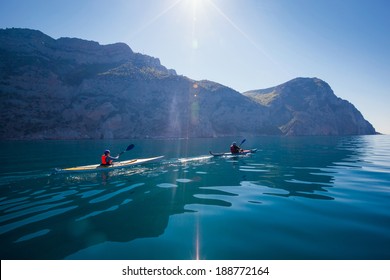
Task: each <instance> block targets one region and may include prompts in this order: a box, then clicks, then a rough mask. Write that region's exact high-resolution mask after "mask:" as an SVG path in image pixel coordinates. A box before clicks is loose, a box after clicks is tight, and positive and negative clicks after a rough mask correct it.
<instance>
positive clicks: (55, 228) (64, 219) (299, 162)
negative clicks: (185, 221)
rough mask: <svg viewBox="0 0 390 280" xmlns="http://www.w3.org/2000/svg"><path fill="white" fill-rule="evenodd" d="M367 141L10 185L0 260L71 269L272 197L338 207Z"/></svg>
mask: <svg viewBox="0 0 390 280" xmlns="http://www.w3.org/2000/svg"><path fill="white" fill-rule="evenodd" d="M367 141H368V140H367V139H365V138H364V137H350V138H330V137H326V138H322V137H318V138H316V137H313V138H308V139H307V140H305V139H299V138H297V139H295V138H288V139H284V138H262V139H261V140H259V142H258V143H254V144H253V145H254V147H255V146H256V145H257V146H258V147H261V150H260V151H259V152H258V153H257V154H254V155H250V156H245V157H237V158H230V159H225V158H212V157H210V156H196V157H193V158H171V159H169V158H168V159H167V160H165V161H162V162H160V163H155V164H151V165H148V166H144V167H136V168H131V169H128V170H127V169H126V170H116V171H112V172H108V173H98V174H93V173H91V174H77V175H64V174H55V175H50V176H47V175H44V176H41V177H39V176H36V177H34V178H33V179H31V178H29V177H27V178H26V177H25V178H24V179H18V180H5V181H2V183H1V189H0V211H1V216H0V237H1V247H2V250H1V253H0V254H1V258H2V259H63V258H66V257H68V256H71V255H74V254H76V253H77V252H79V251H82V250H83V249H86V248H89V247H91V246H94V245H97V244H101V243H104V242H106V241H112V242H119V243H127V242H130V241H132V240H135V239H140V238H149V237H159V236H161V235H163V234H164V232H165V230H166V228H167V227H168V225H169V220H170V217H172V216H173V215H176V214H184V213H194V212H196V213H201V214H205V213H206V209H209V210H210V213H217V212H218V213H220V211H223V210H224V209H227V208H233V207H237V208H239V207H249V206H255V207H262V206H263V205H265V204H266V203H267V202H269V201H270V199H272V197H280V198H282V199H283V198H291V197H300V198H304V199H319V200H333V199H334V197H332V195H331V194H330V192H329V190H330V189H331V188H335V187H337V185H335V181H336V176H337V174H338V173H339V172H340V169H341V168H342V169H345V168H361V165H362V160H363V159H362V158H363V154H364V153H365V152H366V151H367V146H368V145H369V143H367ZM248 205H249V206H248ZM202 211H203V212H202ZM96 258H104V252H101V253H100V255H99V256H96Z"/></svg>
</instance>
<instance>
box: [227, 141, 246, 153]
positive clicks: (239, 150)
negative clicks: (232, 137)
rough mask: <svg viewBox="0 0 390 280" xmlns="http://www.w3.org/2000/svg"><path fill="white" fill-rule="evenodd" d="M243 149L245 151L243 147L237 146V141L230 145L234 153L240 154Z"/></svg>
mask: <svg viewBox="0 0 390 280" xmlns="http://www.w3.org/2000/svg"><path fill="white" fill-rule="evenodd" d="M242 151H243V149H241V148H240V147H239V146H237V143H236V142H233V143H232V145H231V146H230V152H231V153H232V154H239V153H240V152H242Z"/></svg>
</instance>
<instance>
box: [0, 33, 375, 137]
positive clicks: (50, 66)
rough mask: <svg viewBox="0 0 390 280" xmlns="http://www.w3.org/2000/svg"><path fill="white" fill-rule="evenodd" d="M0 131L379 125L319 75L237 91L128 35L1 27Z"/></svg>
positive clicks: (244, 131)
mask: <svg viewBox="0 0 390 280" xmlns="http://www.w3.org/2000/svg"><path fill="white" fill-rule="evenodd" d="M0 101H1V102H0V123H1V126H0V139H98V138H143V137H218V136H227V135H232V136H233V135H240V134H241V135H307V134H310V135H313V134H315V135H340V134H342V135H345V134H373V133H375V129H374V128H373V127H372V126H371V125H370V124H369V123H368V122H367V121H366V120H364V118H363V116H362V115H361V114H360V113H359V111H357V109H356V108H355V107H354V106H353V105H352V104H350V103H348V102H347V101H344V100H341V99H339V98H337V97H336V96H335V95H334V94H333V92H332V90H331V89H330V87H329V86H328V85H327V84H326V83H325V82H323V81H321V80H319V79H309V78H306V79H303V78H298V79H295V80H293V81H290V82H287V83H285V84H283V85H280V86H277V87H274V88H272V89H267V90H256V91H251V92H246V93H244V94H241V93H239V92H237V91H235V90H233V89H231V88H228V87H225V86H223V85H220V84H217V83H214V82H211V81H206V80H204V81H195V80H192V79H189V78H187V77H185V76H180V75H177V73H176V72H175V71H174V70H171V69H167V68H166V67H164V66H162V65H161V63H160V61H159V59H157V58H153V57H150V56H147V55H143V54H139V53H135V52H133V51H132V50H131V48H130V47H129V46H127V45H126V44H124V43H116V44H111V45H100V44H98V43H97V42H93V41H86V40H81V39H76V38H60V39H53V38H51V37H49V36H47V35H45V34H43V33H42V32H40V31H36V30H30V29H14V28H12V29H0Z"/></svg>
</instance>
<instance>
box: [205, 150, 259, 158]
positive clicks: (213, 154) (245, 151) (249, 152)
mask: <svg viewBox="0 0 390 280" xmlns="http://www.w3.org/2000/svg"><path fill="white" fill-rule="evenodd" d="M256 152H257V149H249V150H243V151H242V152H239V153H236V154H232V153H231V152H226V153H213V152H212V151H210V152H209V153H210V155H212V156H215V157H222V156H241V155H247V154H253V153H256Z"/></svg>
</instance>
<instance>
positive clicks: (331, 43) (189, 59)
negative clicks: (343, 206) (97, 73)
mask: <svg viewBox="0 0 390 280" xmlns="http://www.w3.org/2000/svg"><path fill="white" fill-rule="evenodd" d="M11 27H18V28H30V29H36V30H40V31H42V32H43V33H45V34H47V35H49V36H51V37H52V38H55V39H58V38H60V37H76V38H81V39H86V40H92V41H97V42H99V43H100V44H102V45H105V44H112V43H116V42H124V43H126V44H127V45H129V46H130V47H131V49H132V50H133V51H134V52H139V53H142V54H146V55H149V56H153V57H156V58H159V59H160V61H161V64H162V65H164V66H165V67H167V68H169V69H174V70H176V72H177V73H178V74H179V75H184V76H187V77H189V78H191V79H194V80H203V79H206V80H211V81H214V82H217V83H220V84H223V85H225V86H228V87H230V88H233V89H235V90H237V91H239V92H244V91H248V90H254V89H263V88H268V87H273V86H276V85H279V84H282V83H284V82H287V81H289V80H291V79H294V78H296V77H317V78H320V79H322V80H324V81H325V82H327V83H328V84H329V85H330V86H331V88H332V89H333V91H334V93H335V94H336V95H337V96H338V97H340V98H343V99H346V100H348V101H349V102H351V103H352V104H354V105H355V106H356V107H357V109H358V110H359V111H360V112H361V113H362V114H363V116H364V117H365V118H366V119H367V120H368V121H369V122H371V124H373V126H374V127H375V128H376V130H377V131H378V132H381V133H385V134H390V108H389V105H390V1H388V0H342V1H341V0H109V1H108V0H64V1H60V0H50V1H43V0H35V1H31V0H0V28H11Z"/></svg>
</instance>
